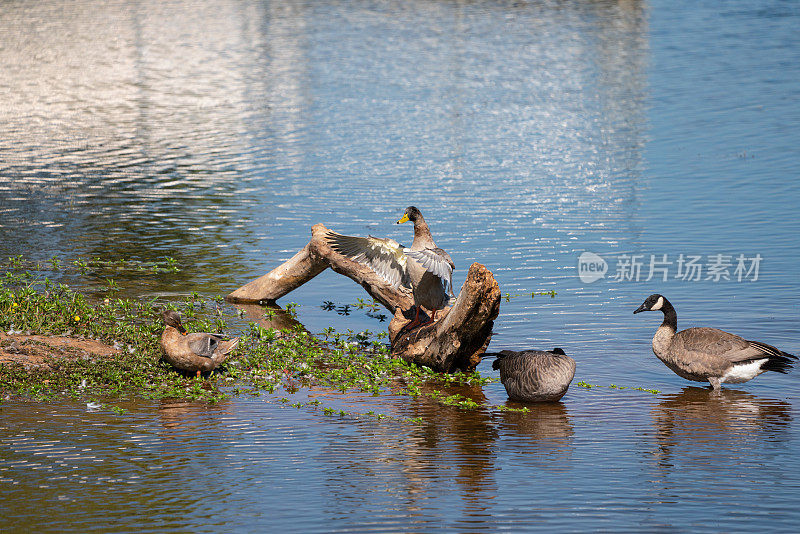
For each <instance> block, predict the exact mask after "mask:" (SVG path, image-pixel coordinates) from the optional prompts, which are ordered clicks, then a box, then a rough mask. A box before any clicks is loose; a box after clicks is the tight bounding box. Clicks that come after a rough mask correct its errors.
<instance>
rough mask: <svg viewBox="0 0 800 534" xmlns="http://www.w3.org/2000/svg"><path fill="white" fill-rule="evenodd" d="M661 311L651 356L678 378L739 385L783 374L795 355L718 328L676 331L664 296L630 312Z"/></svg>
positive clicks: (675, 317)
mask: <svg viewBox="0 0 800 534" xmlns="http://www.w3.org/2000/svg"><path fill="white" fill-rule="evenodd" d="M643 311H660V312H662V313H663V314H664V322H663V323H661V326H659V327H658V330H656V335H655V336H653V353H655V355H656V356H657V357H658V359H659V360H661V361H662V362H664V364H666V366H667V367H669V368H670V369H672V371H673V372H674V373H675V374H677V375H678V376H680V377H682V378H685V379H687V380H693V381H695V382H706V381H708V383H710V384H711V387H712V388H713V389H719V388H720V386H721V385H722V383H723V382H728V383H731V384H741V383H742V382H747V381H748V380H750V379H751V378H755V377H757V376H758V375H760V374H761V373H763V372H765V371H775V372H778V373H786V372H788V371H789V369H791V367H792V363H794V362H793V360H796V359H797V356H794V355H792V354H789V353H786V352H783V351H782V350H778V349H776V348H775V347H773V346H772V345H767V344H766V343H761V342H760V341H748V340H746V339H744V338H742V337H739V336H737V335H735V334H729V333H728V332H725V331H723V330H719V329H717V328H706V327H701V328H687V329H686V330H681V331H680V332H678V331H677V330H678V314H677V313H675V308H673V307H672V304H670V302H669V301H668V300H667V299H666V297H664V296H663V295H659V294H654V295H650V296H649V297H647V300H645V301H644V302H643V303H642V305H641V306H639V307H638V308H637V309H636V310H635V311H634V312H633V313H639V312H643Z"/></svg>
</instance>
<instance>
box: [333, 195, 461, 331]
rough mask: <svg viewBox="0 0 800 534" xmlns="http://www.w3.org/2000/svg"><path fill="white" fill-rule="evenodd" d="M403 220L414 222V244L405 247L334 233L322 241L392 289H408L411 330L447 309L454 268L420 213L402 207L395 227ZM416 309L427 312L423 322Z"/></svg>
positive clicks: (413, 208) (451, 292) (378, 239)
mask: <svg viewBox="0 0 800 534" xmlns="http://www.w3.org/2000/svg"><path fill="white" fill-rule="evenodd" d="M407 221H411V222H413V223H414V241H413V242H412V243H411V246H410V247H408V248H406V247H404V246H403V245H401V244H399V243H398V242H397V241H394V240H393V239H388V238H379V237H372V236H369V237H356V236H349V235H342V234H337V233H336V232H328V234H326V236H325V239H326V241H327V242H328V244H330V246H331V248H333V249H334V250H335V251H337V252H339V253H340V254H342V255H343V256H346V257H348V258H350V259H351V260H353V261H356V262H358V263H361V264H362V265H366V266H367V267H369V268H371V269H372V270H373V271H375V272H376V273H377V274H378V275H380V276H381V277H382V278H383V279H385V280H386V281H387V282H389V283H390V284H392V286H394V287H398V286H400V285H404V286H406V287H408V286H411V291H412V294H413V296H414V308H415V310H416V311H415V314H414V319H413V320H412V321H411V322H410V323H408V324H407V325H406V326H405V328H406V329H411V328H414V327H417V326H422V325H423V324H429V323H432V322H433V321H434V320H435V319H436V312H437V311H438V310H441V309H442V308H444V307H445V306H447V304H448V302H449V301H450V296H451V295H453V269H454V268H455V265H454V264H453V260H452V259H451V258H450V255H449V254H448V253H447V252H445V251H444V250H442V249H440V248H439V247H437V246H436V243H435V242H434V241H433V236H432V235H431V231H430V229H429V228H428V225H427V224H426V223H425V219H423V218H422V213H420V211H419V210H418V209H417V208H415V207H414V206H409V207H408V208H406V210H405V212H404V213H403V216H402V217H401V218H400V220H399V221H397V224H402V223H404V222H407ZM448 284H449V287H450V294H448V292H447V287H448ZM420 306H423V307H425V308H426V309H428V310H430V311H431V317H430V318H429V320H428V321H427V322H426V323H422V322H421V321H420V319H419V310H420Z"/></svg>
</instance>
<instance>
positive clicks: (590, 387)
mask: <svg viewBox="0 0 800 534" xmlns="http://www.w3.org/2000/svg"><path fill="white" fill-rule="evenodd" d="M575 385H576V386H578V387H582V388H586V389H592V388H603V387H606V388H608V389H619V390H623V389H631V390H634V391H644V392H645V393H652V394H653V395H657V394H659V393H661V391H660V390H658V389H647V388H643V387H634V386H618V385H616V384H610V385H608V386H600V385H598V384H589V383H587V382H584V381H580V382H577V383H576V384H575Z"/></svg>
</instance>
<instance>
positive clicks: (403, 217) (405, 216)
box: [397, 213, 409, 224]
mask: <svg viewBox="0 0 800 534" xmlns="http://www.w3.org/2000/svg"><path fill="white" fill-rule="evenodd" d="M408 220H409V219H408V213H404V214H403V216H402V217H400V220H399V221H397V224H403V223H404V222H408Z"/></svg>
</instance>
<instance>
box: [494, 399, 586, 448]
mask: <svg viewBox="0 0 800 534" xmlns="http://www.w3.org/2000/svg"><path fill="white" fill-rule="evenodd" d="M506 406H508V407H509V408H522V407H526V408H528V409H529V410H530V411H529V412H500V414H499V417H500V423H499V427H500V430H501V431H502V432H503V433H504V434H505V433H510V434H517V435H519V436H524V437H526V438H530V439H532V440H534V441H538V442H549V443H554V444H562V445H566V444H567V443H568V442H569V439H570V438H571V437H572V435H573V434H574V433H575V431H574V429H573V427H572V423H571V422H570V420H569V415H568V413H567V408H566V407H565V406H564V405H563V404H562V403H560V402H547V403H539V404H536V405H531V404H522V403H519V402H515V401H506ZM525 443H526V445H530V440H529V439H526V440H525Z"/></svg>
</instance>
